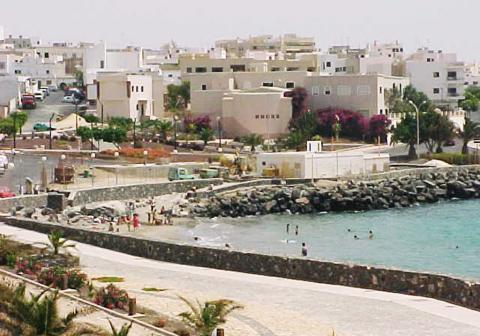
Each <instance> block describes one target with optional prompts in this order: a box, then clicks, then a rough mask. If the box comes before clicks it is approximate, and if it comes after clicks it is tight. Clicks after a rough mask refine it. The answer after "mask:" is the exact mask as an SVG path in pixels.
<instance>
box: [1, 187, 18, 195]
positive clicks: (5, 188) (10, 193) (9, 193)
mask: <svg viewBox="0 0 480 336" xmlns="http://www.w3.org/2000/svg"><path fill="white" fill-rule="evenodd" d="M7 197H15V194H14V193H12V192H11V191H10V189H8V188H7V187H4V186H0V198H7Z"/></svg>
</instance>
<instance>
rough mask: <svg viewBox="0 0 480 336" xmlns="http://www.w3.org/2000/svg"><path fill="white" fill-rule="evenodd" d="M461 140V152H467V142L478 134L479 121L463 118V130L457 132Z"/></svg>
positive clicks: (479, 133) (479, 131)
mask: <svg viewBox="0 0 480 336" xmlns="http://www.w3.org/2000/svg"><path fill="white" fill-rule="evenodd" d="M458 135H459V136H460V138H462V140H463V146H462V154H468V143H469V142H470V141H472V140H473V139H475V138H476V137H477V136H479V135H480V123H478V122H475V121H472V120H471V119H470V118H465V125H464V126H463V131H460V132H458Z"/></svg>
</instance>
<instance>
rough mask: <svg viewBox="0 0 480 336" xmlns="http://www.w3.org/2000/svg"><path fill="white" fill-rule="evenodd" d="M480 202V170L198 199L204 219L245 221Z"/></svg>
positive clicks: (272, 188) (277, 188) (198, 211)
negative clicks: (455, 201) (275, 215)
mask: <svg viewBox="0 0 480 336" xmlns="http://www.w3.org/2000/svg"><path fill="white" fill-rule="evenodd" d="M454 198H459V199H473V198H480V168H478V167H474V168H468V169H467V168H465V169H460V170H455V171H453V170H452V171H447V172H429V173H419V174H418V175H405V176H400V177H397V178H388V179H382V180H374V181H348V182H345V183H341V184H338V185H336V186H333V187H316V186H313V185H300V186H298V185H297V186H266V187H256V188H251V189H247V190H245V189H244V190H238V191H235V192H229V193H222V194H218V195H215V196H213V197H210V198H208V199H205V200H196V201H195V202H194V203H193V204H192V206H191V211H192V213H193V214H194V215H195V216H199V217H245V216H252V215H253V216H260V215H266V214H273V213H294V214H295V213H301V214H309V213H317V212H325V211H327V212H341V211H367V210H379V209H390V208H407V207H411V206H414V205H417V204H421V203H436V202H438V201H440V200H448V199H454Z"/></svg>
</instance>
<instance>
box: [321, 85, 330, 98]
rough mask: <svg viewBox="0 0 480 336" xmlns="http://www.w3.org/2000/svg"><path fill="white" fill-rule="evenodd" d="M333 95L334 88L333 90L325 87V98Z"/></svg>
mask: <svg viewBox="0 0 480 336" xmlns="http://www.w3.org/2000/svg"><path fill="white" fill-rule="evenodd" d="M331 93H332V88H331V87H330V86H325V87H324V88H323V94H324V95H325V96H329V95H330V94H331Z"/></svg>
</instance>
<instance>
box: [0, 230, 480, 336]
mask: <svg viewBox="0 0 480 336" xmlns="http://www.w3.org/2000/svg"><path fill="white" fill-rule="evenodd" d="M0 233H4V234H8V235H14V236H16V237H17V238H19V239H21V240H23V241H25V242H38V241H42V240H43V241H44V240H45V235H42V234H39V233H36V232H31V231H26V230H21V229H17V228H13V227H9V226H6V225H3V224H0ZM77 249H78V253H79V255H80V258H81V264H82V266H83V267H84V270H85V271H86V272H87V273H88V274H89V275H90V276H102V275H103V276H122V277H125V279H126V282H125V283H122V284H121V286H122V287H123V288H125V289H127V290H128V291H129V292H130V293H133V294H134V295H136V296H137V302H138V303H139V304H141V305H148V306H149V307H150V308H152V309H161V310H162V311H164V312H170V313H171V314H172V315H174V314H178V313H179V312H181V311H183V310H184V309H185V307H184V306H182V305H181V303H180V302H179V300H178V298H177V297H176V295H177V294H181V295H184V296H187V297H189V298H195V297H198V298H200V299H207V298H208V299H215V298H230V299H233V300H236V301H238V302H240V303H242V304H244V305H245V309H244V310H242V311H240V312H238V313H235V314H234V315H233V316H232V318H231V320H230V322H229V324H227V326H226V327H227V328H226V334H227V335H229V336H237V335H238V336H240V335H242V336H243V335H249V336H255V335H262V336H313V335H315V336H324V335H325V336H326V335H328V336H330V335H331V330H332V329H331V327H332V328H334V329H335V335H350V336H412V335H422V336H452V335H455V336H480V312H476V311H472V310H469V309H465V308H461V307H458V306H454V305H451V304H448V303H445V302H440V301H436V300H432V299H427V298H422V297H413V296H405V295H399V294H392V293H384V292H376V291H371V290H363V289H355V288H348V287H341V286H331V285H324V284H316V283H309V282H303V281H295V280H287V279H279V278H271V277H264V276H257V275H251V274H242V273H236V272H227V271H220V270H213V269H207V268H200V267H191V266H183V265H176V264H170V263H163V262H157V261H152V260H147V259H143V258H137V257H133V256H129V255H125V254H121V253H118V252H113V251H109V250H105V249H101V248H97V247H93V246H89V245H84V244H77ZM146 286H148V287H156V288H163V289H168V290H167V291H165V292H161V293H145V292H142V291H141V288H143V287H146Z"/></svg>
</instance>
